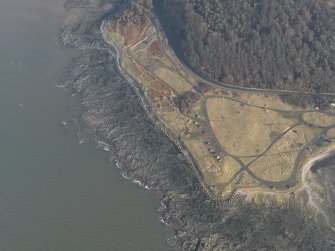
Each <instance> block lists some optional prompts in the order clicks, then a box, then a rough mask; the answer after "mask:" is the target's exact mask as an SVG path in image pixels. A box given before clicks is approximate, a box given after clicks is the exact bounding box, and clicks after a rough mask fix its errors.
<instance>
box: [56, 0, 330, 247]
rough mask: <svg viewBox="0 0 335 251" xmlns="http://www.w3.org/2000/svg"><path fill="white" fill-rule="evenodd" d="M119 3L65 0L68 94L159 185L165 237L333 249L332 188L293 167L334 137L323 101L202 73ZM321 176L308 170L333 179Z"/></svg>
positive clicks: (191, 242) (142, 175)
mask: <svg viewBox="0 0 335 251" xmlns="http://www.w3.org/2000/svg"><path fill="white" fill-rule="evenodd" d="M128 3H129V2H128V1H97V0H91V1H84V0H82V1H81V0H76V1H73V0H72V1H71V0H69V1H67V2H66V4H65V6H66V7H67V9H68V10H69V19H68V20H67V23H66V25H65V27H64V29H63V31H62V34H61V38H62V43H63V44H64V46H74V47H77V48H79V49H80V50H81V53H82V54H81V55H80V56H79V57H78V58H76V59H75V60H74V63H73V65H72V66H71V67H70V68H69V71H68V72H67V74H66V75H65V76H64V78H65V80H66V83H67V84H66V86H67V90H68V91H69V93H70V94H71V95H76V96H77V97H78V106H79V107H80V108H81V112H80V113H78V117H77V122H78V125H79V127H80V128H81V129H80V130H85V131H89V132H90V133H92V134H94V135H95V137H96V138H97V139H99V140H102V141H104V142H106V144H108V145H109V146H110V147H111V149H112V152H113V157H114V158H116V159H117V160H118V162H119V164H120V166H121V167H122V169H123V171H124V172H125V175H126V176H127V177H129V178H132V179H136V180H140V181H141V182H142V183H143V185H144V186H146V187H147V188H152V189H155V190H157V192H159V193H160V194H161V200H162V206H161V208H160V209H159V210H158V213H159V215H160V217H161V219H162V222H164V223H165V224H167V225H168V226H169V227H171V228H173V229H174V230H175V235H174V236H172V237H171V238H170V239H169V243H170V244H171V245H173V246H175V247H176V248H178V249H181V250H332V249H334V248H335V247H334V245H335V243H334V231H333V230H332V225H334V217H329V216H328V215H329V214H331V213H332V210H331V208H332V207H331V203H332V201H333V200H332V199H329V200H325V201H322V203H316V202H315V200H313V198H312V195H311V193H310V192H309V191H310V189H314V188H310V187H312V186H311V185H310V184H311V183H312V184H314V183H315V182H314V181H313V179H312V178H313V177H314V176H313V177H312V178H310V177H309V176H308V175H309V174H310V172H309V170H307V171H306V173H305V172H303V171H302V170H303V164H305V163H307V162H308V160H309V159H311V158H313V157H315V156H317V155H318V154H320V153H321V152H324V151H326V150H329V149H331V148H333V147H334V143H333V139H334V137H335V133H334V132H335V129H334V127H335V118H334V114H333V112H332V111H331V110H330V111H323V110H322V111H321V110H318V109H315V107H310V108H308V109H302V108H300V107H295V106H292V105H289V104H287V103H284V102H283V101H282V99H281V98H280V97H279V96H280V95H287V93H285V92H283V93H272V92H268V93H263V92H261V94H256V93H255V91H254V90H250V89H230V88H229V87H226V88H225V87H222V86H221V87H219V86H216V85H215V84H211V83H208V82H205V81H202V79H201V77H199V76H197V75H196V74H194V73H193V72H191V71H190V70H189V69H188V68H187V67H185V66H184V65H183V64H182V63H181V62H179V61H178V59H177V57H176V56H175V54H174V52H173V50H172V49H171V47H170V46H169V44H168V41H167V39H166V37H165V36H164V31H163V30H162V28H161V27H160V24H159V21H158V20H157V19H156V18H155V16H154V13H149V14H148V13H145V12H146V11H147V10H145V9H144V14H143V13H142V14H141V15H138V14H136V13H134V12H133V11H130V10H129V8H128V7H129V6H128ZM120 66H121V67H120ZM290 94H292V95H293V94H295V93H290ZM296 95H301V93H296ZM306 95H308V94H306ZM232 139H233V140H232ZM303 174H304V175H306V176H308V177H307V178H306V179H303V178H302V176H303ZM325 177H326V176H325V175H322V174H321V175H320V177H316V178H317V179H318V182H319V183H320V184H321V186H322V187H324V188H325V189H326V190H327V189H328V190H330V191H333V187H332V184H331V182H329V179H326V178H325ZM314 178H315V177H314ZM302 181H304V182H302ZM315 184H316V183H315ZM328 190H327V191H328ZM320 191H321V190H320ZM320 191H318V192H320ZM321 193H322V191H321ZM320 208H321V209H323V208H327V210H324V211H322V210H320ZM326 215H327V216H326Z"/></svg>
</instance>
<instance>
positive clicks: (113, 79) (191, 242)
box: [62, 1, 330, 250]
mask: <svg viewBox="0 0 335 251" xmlns="http://www.w3.org/2000/svg"><path fill="white" fill-rule="evenodd" d="M69 2H71V1H69ZM79 2H80V1H79ZM83 5H84V7H83V6H82V5H81V6H80V7H78V9H79V11H78V12H74V13H70V15H72V16H73V15H74V14H76V15H77V16H76V18H78V19H75V20H72V19H71V18H70V19H69V22H68V23H67V25H66V27H65V28H64V30H63V32H62V37H63V44H64V46H73V47H77V48H80V49H81V50H82V51H81V52H82V53H83V54H82V55H81V56H79V57H78V58H77V59H75V60H74V64H73V66H71V67H70V69H69V75H70V76H67V81H66V82H67V86H66V89H67V90H68V92H70V93H76V94H77V95H78V96H79V97H80V98H79V100H80V102H79V104H78V106H80V107H81V108H82V110H83V111H82V113H81V114H79V115H78V117H79V119H78V123H79V124H80V125H81V126H80V127H81V128H82V130H88V131H90V132H91V133H92V134H93V135H95V136H96V138H97V139H98V140H100V141H103V142H106V144H108V146H109V149H110V152H111V153H112V154H113V156H115V158H116V160H117V162H118V166H119V167H121V170H122V171H125V172H126V174H127V178H129V179H132V180H133V182H134V181H135V180H136V181H138V182H140V183H141V184H143V186H144V187H145V186H148V187H150V188H152V189H155V190H156V191H157V192H158V193H159V194H160V196H161V207H160V208H159V209H158V215H159V218H160V220H161V222H162V223H164V224H166V225H167V226H169V227H171V228H172V229H173V230H174V236H172V237H171V238H170V239H169V240H168V242H169V243H170V244H172V245H173V246H175V247H176V248H179V249H181V250H248V249H249V248H251V247H253V248H255V247H257V248H260V249H261V248H266V247H269V246H270V247H274V248H275V247H277V246H278V245H284V248H286V249H289V248H290V247H293V248H294V247H297V246H298V245H306V247H307V245H311V246H312V247H315V248H317V247H320V245H323V244H321V243H322V242H324V241H325V239H326V240H327V238H329V236H327V235H325V234H324V233H321V232H315V229H314V224H313V223H314V222H315V217H314V216H313V215H310V214H308V212H305V214H303V213H302V212H301V208H299V206H298V205H297V204H295V203H293V202H292V203H291V205H288V208H287V209H281V208H278V207H277V206H276V205H268V206H266V207H264V208H258V207H255V205H252V204H248V203H245V202H243V197H241V196H236V198H234V200H233V201H231V203H229V204H224V205H218V204H216V203H213V201H212V200H211V199H210V197H209V196H208V194H206V193H205V192H204V190H203V188H202V185H201V184H199V177H197V175H196V174H195V173H194V171H193V170H190V168H189V163H188V161H187V160H186V159H185V158H183V159H181V158H178V154H179V153H180V149H179V148H178V147H177V146H176V144H175V143H174V142H173V140H171V138H169V137H168V135H166V134H164V133H163V132H162V130H160V129H158V127H157V126H156V125H155V122H153V121H152V119H153V118H152V116H149V115H150V113H149V112H146V111H145V109H143V106H145V104H143V103H142V104H141V98H140V97H139V96H138V94H139V93H140V91H139V90H138V89H136V88H135V89H134V88H132V86H130V84H127V82H128V81H126V79H124V76H123V74H119V73H120V72H121V71H119V73H117V72H116V71H115V68H120V67H119V66H120V65H119V62H118V60H117V59H116V58H117V57H118V55H117V54H118V53H117V51H116V53H115V52H113V51H111V48H109V46H108V45H106V43H105V42H106V41H102V40H103V39H101V22H102V21H103V20H104V19H105V18H106V17H107V16H108V15H110V13H111V12H115V11H116V10H113V8H111V7H110V6H109V7H108V6H107V7H106V8H105V9H103V8H102V10H100V8H101V7H99V6H98V7H97V8H96V9H94V10H91V6H89V5H88V6H86V8H85V4H83ZM82 9H84V10H85V11H87V13H85V11H82ZM90 11H92V12H90ZM81 15H82V16H81ZM81 17H82V18H81ZM80 18H81V19H80ZM81 25H83V26H84V27H85V28H87V30H88V31H92V34H87V33H82V31H81V30H80V29H78V26H79V27H81ZM85 25H87V27H86V26H85ZM84 30H85V29H84ZM85 31H86V30H85ZM115 66H116V67H115ZM121 73H122V72H121ZM120 75H121V76H120ZM136 90H137V91H136ZM137 92H138V93H137ZM148 113H149V114H148ZM250 215H252V216H253V217H250ZM264 215H267V216H266V217H264ZM292 219H294V221H293V220H292ZM274 221H276V222H277V221H278V222H280V227H281V229H285V228H286V230H287V231H288V233H290V234H285V236H284V237H283V238H285V242H284V244H280V243H279V242H278V240H277V239H276V238H277V236H278V226H273V222H274ZM241 226H243V227H241ZM260 227H261V228H263V229H265V230H259V228H260ZM283 231H284V230H283ZM297 231H298V232H299V236H300V238H298V237H297V236H295V235H294V234H293V233H297ZM291 234H292V235H291ZM260 235H263V236H265V237H266V238H265V239H261V238H259V237H258V236H260ZM312 235H313V236H314V237H313V238H311V240H308V242H307V243H305V244H304V239H303V238H304V237H303V236H312ZM329 250H330V249H329Z"/></svg>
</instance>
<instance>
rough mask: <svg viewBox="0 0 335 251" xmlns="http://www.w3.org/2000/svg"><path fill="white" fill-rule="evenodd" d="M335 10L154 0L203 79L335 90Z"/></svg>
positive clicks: (305, 0) (306, 0)
mask: <svg viewBox="0 0 335 251" xmlns="http://www.w3.org/2000/svg"><path fill="white" fill-rule="evenodd" d="M333 4H334V6H335V3H334V1H329V0H328V1H326V0H156V1H154V5H155V8H156V11H157V13H159V17H160V19H161V20H162V21H163V22H162V23H163V26H165V28H166V29H167V30H169V32H168V33H169V34H168V36H169V39H170V40H173V42H174V45H175V46H176V47H178V48H179V51H182V52H183V53H182V55H179V56H181V57H182V58H183V59H184V60H185V61H186V62H187V63H188V64H189V65H191V66H192V67H193V68H195V69H196V70H197V71H198V72H199V73H201V74H202V75H204V76H205V77H208V78H211V79H213V80H217V81H221V82H225V83H227V84H234V85H241V86H247V87H260V88H274V89H288V90H304V91H309V92H316V93H320V92H335V84H334V83H335V25H334V23H335V10H334V8H333Z"/></svg>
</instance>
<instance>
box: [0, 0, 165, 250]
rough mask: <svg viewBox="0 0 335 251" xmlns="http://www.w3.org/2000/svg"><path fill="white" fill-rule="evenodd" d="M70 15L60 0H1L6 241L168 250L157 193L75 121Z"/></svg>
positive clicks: (28, 245)
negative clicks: (74, 128)
mask: <svg viewBox="0 0 335 251" xmlns="http://www.w3.org/2000/svg"><path fill="white" fill-rule="evenodd" d="M65 18H66V12H65V10H64V9H63V7H62V1H61V0H1V1H0V55H1V57H0V136H1V137H0V138H1V143H0V250H9V251H12V250H13V251H20V250H24V251H29V250H32V251H38V250H43V251H45V250H62V251H66V250H71V251H72V250H120V251H122V250H146V251H150V250H155V251H156V250H163V251H164V250H170V248H169V247H168V246H167V244H166V243H165V239H166V238H167V236H168V232H167V231H168V230H167V228H166V227H165V226H164V225H162V224H161V223H160V222H159V218H158V216H157V213H156V210H157V208H158V203H159V201H158V196H157V195H156V194H155V192H153V191H146V190H144V189H140V188H139V187H138V186H137V185H135V184H133V183H132V182H131V181H127V180H125V179H124V178H123V177H122V176H121V175H120V170H119V169H117V168H116V166H115V164H114V163H111V162H109V156H108V154H107V153H106V152H104V151H102V150H98V149H97V148H96V144H94V143H84V144H79V140H80V139H79V138H77V137H76V136H75V134H74V133H72V132H71V130H68V127H69V126H68V125H69V121H70V120H71V118H72V117H73V113H74V110H73V108H72V106H71V103H72V101H71V99H70V97H68V96H67V95H66V94H64V92H63V91H62V89H59V88H56V87H55V85H56V84H57V79H58V78H59V77H60V76H61V74H62V71H63V69H64V67H65V66H66V65H68V64H69V60H70V59H71V58H72V57H73V56H74V51H73V50H66V49H60V48H59V45H58V42H57V33H58V32H59V29H60V27H61V26H62V24H63V22H64V19H65ZM62 121H68V123H67V124H65V123H62Z"/></svg>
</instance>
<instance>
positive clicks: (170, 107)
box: [107, 13, 335, 201]
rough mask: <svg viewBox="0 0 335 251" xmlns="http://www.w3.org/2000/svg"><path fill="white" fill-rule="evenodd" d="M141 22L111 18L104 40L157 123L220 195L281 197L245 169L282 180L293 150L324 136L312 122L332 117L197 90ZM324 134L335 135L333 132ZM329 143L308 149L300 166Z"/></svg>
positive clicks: (277, 102) (267, 100)
mask: <svg viewBox="0 0 335 251" xmlns="http://www.w3.org/2000/svg"><path fill="white" fill-rule="evenodd" d="M128 14H129V13H128ZM144 23H145V24H144V26H143V27H140V26H139V25H138V23H130V24H129V27H128V26H127V25H124V24H122V25H119V24H118V23H114V24H112V25H110V29H109V32H108V33H107V35H108V38H109V39H111V40H113V41H114V43H116V44H117V46H119V47H120V48H121V49H122V67H123V69H124V70H125V72H126V73H127V74H128V75H129V76H130V77H131V78H133V79H134V80H135V81H136V82H137V83H138V84H139V85H140V86H141V87H142V89H143V91H144V94H145V97H146V98H147V99H148V101H149V102H150V103H151V105H152V107H153V110H152V111H153V112H154V113H155V115H156V116H157V118H158V120H159V121H160V122H161V124H162V125H164V127H165V128H167V129H168V130H169V131H171V132H172V133H173V134H174V135H175V136H176V139H178V140H181V141H182V142H183V143H184V145H185V146H186V148H187V150H188V151H189V153H190V154H191V155H192V157H193V159H194V160H195V162H196V164H197V166H198V167H199V170H200V172H201V176H202V177H203V178H204V182H205V184H206V185H207V186H208V187H209V188H210V189H212V191H213V193H214V195H215V196H216V197H217V198H218V197H219V198H220V196H221V198H223V199H224V198H229V196H230V195H231V193H232V192H235V191H236V189H241V191H243V192H246V193H248V194H252V196H251V197H248V200H249V199H251V200H253V201H258V200H261V198H262V196H260V195H259V194H260V193H267V194H270V193H272V194H273V193H275V192H276V193H279V194H280V196H281V195H282V193H284V192H285V191H284V190H278V191H277V190H275V191H274V190H271V189H270V188H269V187H267V186H265V185H263V184H260V183H259V182H257V181H256V180H255V179H254V178H253V177H252V176H251V175H250V174H249V173H248V172H247V171H246V170H248V169H249V170H248V171H250V172H252V173H253V174H254V175H256V176H257V177H259V178H262V179H264V180H267V181H284V180H286V179H287V178H289V177H290V175H291V173H292V170H293V167H294V163H295V160H296V158H297V155H298V153H299V152H300V151H302V150H303V149H305V147H306V146H307V144H309V143H310V142H311V141H312V140H313V139H315V138H317V137H318V136H320V135H321V134H322V133H323V131H322V128H318V126H319V127H327V126H330V125H333V124H335V117H334V116H331V115H326V114H323V113H322V112H320V111H315V112H309V111H305V110H304V109H302V108H299V107H295V106H292V105H289V104H287V103H284V102H282V100H281V99H280V97H278V96H265V95H257V94H250V93H232V92H229V91H227V90H225V89H223V88H219V87H213V86H209V85H207V86H205V90H201V91H199V90H197V88H194V87H195V85H196V84H197V83H198V78H197V77H196V76H195V75H193V74H192V73H191V72H189V71H187V70H185V69H184V67H183V65H182V64H181V63H180V61H178V59H177V58H176V56H175V54H174V53H173V50H172V49H171V48H170V47H169V45H168V44H167V43H163V44H161V43H160V41H161V39H160V38H159V37H158V34H159V32H158V31H156V28H155V26H154V25H153V24H152V23H151V21H148V22H144ZM119 26H122V27H121V28H120V27H119ZM121 34H124V36H123V35H121ZM186 94H187V95H191V99H190V100H189V99H188V98H189V97H190V96H187V95H186ZM192 95H193V96H192ZM181 101H183V102H185V103H182V102H181ZM311 124H312V125H311ZM314 125H316V126H314ZM327 135H328V136H329V137H331V138H335V129H331V130H329V131H328V134H327ZM334 146H335V144H334V143H333V142H330V143H329V142H328V143H327V144H323V143H322V144H321V145H316V144H314V145H313V146H309V147H308V152H307V151H306V153H304V154H303V158H302V163H305V162H306V161H307V160H308V159H309V158H310V157H312V156H315V154H318V153H320V152H322V151H325V150H326V149H329V148H331V147H334ZM306 148H307V147H306ZM256 158H257V160H256ZM237 160H238V161H237ZM240 163H243V164H242V165H241V164H240ZM249 163H252V164H250V165H249ZM302 163H301V164H302ZM247 168H248V169H247ZM243 169H244V170H243ZM242 173H243V175H242ZM297 176H298V177H299V179H300V173H298V174H297ZM299 179H298V180H297V185H299V184H300V182H299ZM290 191H291V190H287V192H288V193H289V192H290ZM266 196H268V195H266ZM283 198H285V196H282V197H280V199H283Z"/></svg>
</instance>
